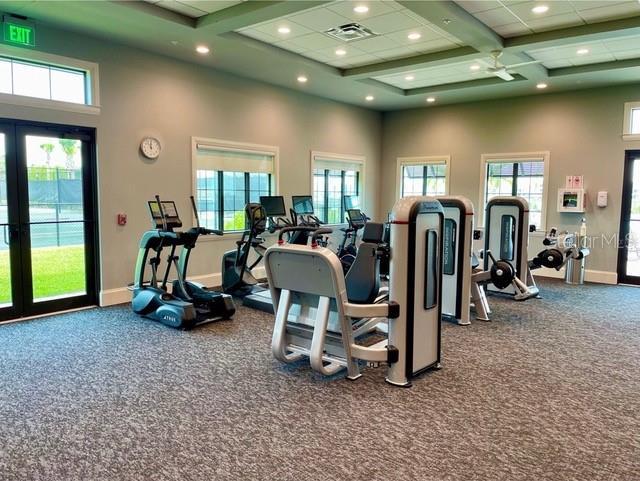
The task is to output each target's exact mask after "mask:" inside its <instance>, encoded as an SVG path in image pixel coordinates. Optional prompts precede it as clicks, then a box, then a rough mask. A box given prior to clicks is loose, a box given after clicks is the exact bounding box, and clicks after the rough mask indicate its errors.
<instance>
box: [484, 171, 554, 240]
mask: <svg viewBox="0 0 640 481" xmlns="http://www.w3.org/2000/svg"><path fill="white" fill-rule="evenodd" d="M485 162H486V182H485V195H484V198H485V202H487V201H488V200H490V199H491V198H493V197H499V196H516V195H517V196H519V197H523V198H525V199H526V200H527V202H528V203H529V224H534V225H535V226H536V228H538V229H541V228H542V227H543V222H542V220H543V212H544V195H545V192H544V188H545V161H544V159H531V160H509V159H495V160H491V159H488V160H486V161H485Z"/></svg>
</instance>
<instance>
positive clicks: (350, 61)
mask: <svg viewBox="0 0 640 481" xmlns="http://www.w3.org/2000/svg"><path fill="white" fill-rule="evenodd" d="M379 61H380V59H379V58H378V57H376V56H375V55H369V54H366V55H358V56H357V57H351V58H341V59H335V60H332V61H331V62H329V64H330V65H333V66H335V67H356V66H360V65H367V64H370V63H377V62H379Z"/></svg>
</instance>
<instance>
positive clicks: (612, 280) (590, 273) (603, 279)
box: [533, 267, 618, 285]
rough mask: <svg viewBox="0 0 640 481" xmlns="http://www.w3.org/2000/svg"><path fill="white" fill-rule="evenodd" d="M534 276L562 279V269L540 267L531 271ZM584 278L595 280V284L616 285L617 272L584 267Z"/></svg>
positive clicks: (590, 280)
mask: <svg viewBox="0 0 640 481" xmlns="http://www.w3.org/2000/svg"><path fill="white" fill-rule="evenodd" d="M533 275H534V277H551V278H554V279H564V269H561V270H559V271H557V270H555V269H547V268H544V267H543V268H540V269H536V270H534V271H533ZM584 280H585V281H586V282H595V283H596V284H610V285H616V284H617V283H618V274H617V273H616V272H609V271H596V270H591V269H586V270H585V272H584Z"/></svg>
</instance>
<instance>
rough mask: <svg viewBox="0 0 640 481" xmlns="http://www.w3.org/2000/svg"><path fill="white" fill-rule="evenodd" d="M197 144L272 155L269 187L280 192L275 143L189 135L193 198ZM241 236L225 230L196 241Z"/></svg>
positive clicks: (278, 159) (196, 191)
mask: <svg viewBox="0 0 640 481" xmlns="http://www.w3.org/2000/svg"><path fill="white" fill-rule="evenodd" d="M198 145H207V146H208V147H211V148H213V149H220V150H235V151H238V152H251V153H255V154H264V155H270V156H273V173H272V174H271V183H272V185H271V187H272V193H271V195H279V192H280V147H278V146H275V145H263V144H252V143H248V142H238V141H234V140H221V139H212V138H207V137H191V195H193V197H194V199H196V201H197V199H198V197H197V193H198V187H197V182H198V172H197V171H198V165H197V163H198V162H197V156H198ZM192 222H193V225H196V219H195V216H193V213H192ZM240 236H242V232H241V231H229V232H225V234H224V236H215V235H207V236H202V237H200V238H199V239H198V242H202V241H205V242H207V241H221V240H229V239H236V238H238V239H239V238H240Z"/></svg>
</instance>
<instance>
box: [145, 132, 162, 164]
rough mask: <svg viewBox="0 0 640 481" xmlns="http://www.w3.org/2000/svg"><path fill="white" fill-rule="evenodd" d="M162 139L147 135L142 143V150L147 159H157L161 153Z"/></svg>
mask: <svg viewBox="0 0 640 481" xmlns="http://www.w3.org/2000/svg"><path fill="white" fill-rule="evenodd" d="M160 150H161V147H160V141H159V140H158V139H154V138H153V137H146V138H144V139H142V142H141V143H140V151H141V152H142V155H144V156H145V157H146V158H147V159H157V158H158V156H159V155H160Z"/></svg>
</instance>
